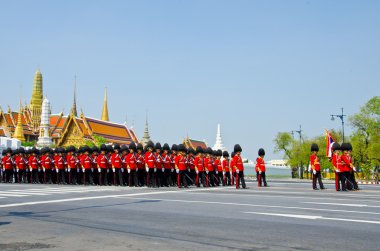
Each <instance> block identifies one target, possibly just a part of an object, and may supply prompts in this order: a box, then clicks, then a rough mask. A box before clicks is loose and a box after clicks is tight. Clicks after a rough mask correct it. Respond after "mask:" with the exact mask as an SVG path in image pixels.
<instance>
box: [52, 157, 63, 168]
mask: <svg viewBox="0 0 380 251" xmlns="http://www.w3.org/2000/svg"><path fill="white" fill-rule="evenodd" d="M54 163H55V167H56V168H58V169H59V170H63V169H65V160H64V159H63V157H62V156H58V155H56V156H54Z"/></svg>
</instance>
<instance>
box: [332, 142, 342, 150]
mask: <svg viewBox="0 0 380 251" xmlns="http://www.w3.org/2000/svg"><path fill="white" fill-rule="evenodd" d="M332 150H333V151H338V150H340V145H339V143H337V142H335V143H334V144H333V145H332Z"/></svg>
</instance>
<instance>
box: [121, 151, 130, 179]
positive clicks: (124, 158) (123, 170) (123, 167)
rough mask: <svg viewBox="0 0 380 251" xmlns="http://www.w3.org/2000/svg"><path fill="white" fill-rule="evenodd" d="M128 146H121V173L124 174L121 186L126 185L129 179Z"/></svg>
mask: <svg viewBox="0 0 380 251" xmlns="http://www.w3.org/2000/svg"><path fill="white" fill-rule="evenodd" d="M128 150H129V149H128V146H127V145H122V146H121V149H120V151H121V163H122V165H121V175H122V182H123V184H120V185H121V186H126V185H127V184H128V180H129V172H128V164H127V155H128Z"/></svg>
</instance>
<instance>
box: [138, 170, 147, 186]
mask: <svg viewBox="0 0 380 251" xmlns="http://www.w3.org/2000/svg"><path fill="white" fill-rule="evenodd" d="M145 176H146V171H145V168H144V169H142V168H140V169H137V181H138V185H139V186H144V185H145Z"/></svg>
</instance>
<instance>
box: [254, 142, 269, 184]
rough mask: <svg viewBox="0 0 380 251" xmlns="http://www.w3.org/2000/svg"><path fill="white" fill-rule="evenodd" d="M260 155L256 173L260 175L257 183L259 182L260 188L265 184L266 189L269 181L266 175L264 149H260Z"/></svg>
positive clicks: (257, 160)
mask: <svg viewBox="0 0 380 251" xmlns="http://www.w3.org/2000/svg"><path fill="white" fill-rule="evenodd" d="M258 155H259V157H258V158H257V159H256V171H257V173H258V175H257V182H258V186H259V187H261V185H262V184H264V186H265V187H266V186H268V185H267V180H266V175H265V161H264V156H265V150H264V149H263V148H260V149H259V152H258Z"/></svg>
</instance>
